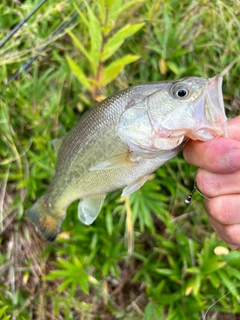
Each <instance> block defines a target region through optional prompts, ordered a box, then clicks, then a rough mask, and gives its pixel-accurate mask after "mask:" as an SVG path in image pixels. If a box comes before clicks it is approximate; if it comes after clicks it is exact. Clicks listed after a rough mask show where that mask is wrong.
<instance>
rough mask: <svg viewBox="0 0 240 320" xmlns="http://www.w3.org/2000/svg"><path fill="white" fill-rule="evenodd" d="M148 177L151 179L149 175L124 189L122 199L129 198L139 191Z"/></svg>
mask: <svg viewBox="0 0 240 320" xmlns="http://www.w3.org/2000/svg"><path fill="white" fill-rule="evenodd" d="M148 177H149V174H148V175H146V176H143V177H141V178H139V179H137V180H136V181H134V182H133V183H132V184H129V185H128V186H126V187H125V188H124V189H123V192H122V194H121V196H122V197H124V196H129V195H130V194H132V193H133V192H135V191H137V190H138V189H139V188H141V186H142V185H143V184H144V183H145V182H146V181H147V179H148Z"/></svg>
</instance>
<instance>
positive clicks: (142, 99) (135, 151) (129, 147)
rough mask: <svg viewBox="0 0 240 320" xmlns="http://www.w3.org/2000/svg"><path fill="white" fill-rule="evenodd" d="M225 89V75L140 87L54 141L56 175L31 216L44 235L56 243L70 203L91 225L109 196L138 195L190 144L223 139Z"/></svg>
mask: <svg viewBox="0 0 240 320" xmlns="http://www.w3.org/2000/svg"><path fill="white" fill-rule="evenodd" d="M221 84H222V78H221V77H214V78H211V79H205V78H199V77H189V78H185V79H181V80H174V81H167V82H156V83H148V84H142V85H137V86H133V87H130V88H128V89H125V90H123V91H121V92H119V93H117V94H114V95H113V96H111V97H109V98H107V99H105V100H104V101H102V102H100V103H99V104H98V105H97V106H96V107H95V108H93V109H91V110H90V111H88V112H87V113H86V114H84V115H83V116H82V117H81V118H80V120H79V121H78V122H77V124H76V125H75V126H74V127H73V128H72V130H71V131H70V132H69V133H68V134H67V135H66V136H65V137H63V138H62V139H60V140H57V141H55V149H56V150H57V164H56V173H55V175H54V176H53V179H52V182H51V184H50V186H49V188H48V190H47V192H46V194H44V195H43V196H42V197H41V198H40V199H39V200H38V201H37V202H36V203H35V204H34V205H33V206H32V207H31V208H30V209H29V210H28V211H27V216H28V218H29V219H30V220H31V221H32V222H33V224H34V225H35V226H36V228H37V229H38V230H39V232H40V234H41V235H42V237H43V238H44V239H46V240H54V239H55V237H56V236H57V235H58V233H59V232H60V230H61V225H62V222H63V220H64V218H65V215H66V210H67V207H68V206H69V205H70V204H71V203H72V202H73V201H75V200H77V199H79V200H80V202H79V205H78V216H79V219H80V220H81V221H82V222H83V223H84V224H86V225H89V224H91V223H92V222H93V221H94V220H95V219H96V217H97V216H98V214H99V212H100V210H101V207H102V205H103V202H104V198H105V196H106V194H107V193H108V192H110V191H113V190H117V189H120V188H124V189H123V192H122V195H123V196H128V195H130V194H131V193H133V192H134V191H136V190H138V189H139V188H140V187H141V186H142V185H143V184H144V183H145V182H146V180H147V179H148V177H149V175H150V174H151V173H152V172H153V171H155V170H156V169H157V168H158V167H160V166H161V165H163V164H164V163H165V162H166V161H167V160H169V159H171V158H173V157H174V156H176V155H177V153H178V152H179V151H180V149H181V147H182V146H183V144H184V143H185V142H186V141H187V140H188V139H193V140H201V141H206V140H210V139H213V138H214V137H216V136H220V135H225V134H226V121H227V119H226V115H225V111H224V105H223V97H222V90H221Z"/></svg>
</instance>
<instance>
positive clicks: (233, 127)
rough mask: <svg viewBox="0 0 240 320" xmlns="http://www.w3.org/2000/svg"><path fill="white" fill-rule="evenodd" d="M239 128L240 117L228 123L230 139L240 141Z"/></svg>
mask: <svg viewBox="0 0 240 320" xmlns="http://www.w3.org/2000/svg"><path fill="white" fill-rule="evenodd" d="M239 127H240V116H238V117H236V118H234V119H231V120H229V121H228V122H227V131H228V136H229V138H231V139H234V140H237V141H240V135H239Z"/></svg>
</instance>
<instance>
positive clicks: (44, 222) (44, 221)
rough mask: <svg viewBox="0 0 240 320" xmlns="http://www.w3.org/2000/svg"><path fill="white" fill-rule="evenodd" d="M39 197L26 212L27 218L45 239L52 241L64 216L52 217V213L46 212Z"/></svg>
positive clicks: (59, 228) (59, 229)
mask: <svg viewBox="0 0 240 320" xmlns="http://www.w3.org/2000/svg"><path fill="white" fill-rule="evenodd" d="M46 209H47V208H46V207H45V206H44V205H43V201H42V198H40V199H39V200H38V201H37V202H35V203H34V205H33V206H32V207H31V208H30V209H29V210H28V211H27V212H26V216H27V218H28V219H29V220H30V221H31V222H32V223H33V225H34V226H35V227H36V229H37V231H38V232H39V233H40V235H41V237H42V238H43V239H44V240H47V241H53V240H54V239H55V238H56V237H57V235H58V234H59V233H60V231H61V226H62V222H63V220H64V217H61V218H57V217H54V215H53V214H52V213H49V212H47V210H46Z"/></svg>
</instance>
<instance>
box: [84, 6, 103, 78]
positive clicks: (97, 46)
mask: <svg viewBox="0 0 240 320" xmlns="http://www.w3.org/2000/svg"><path fill="white" fill-rule="evenodd" d="M85 3H86V2H85ZM86 6H87V10H88V18H89V33H90V38H91V60H92V63H93V64H92V67H93V70H94V75H96V73H97V66H98V65H99V54H100V51H101V47H102V31H101V25H100V23H99V20H98V18H97V17H96V15H95V14H94V12H93V10H92V9H91V8H90V7H89V6H88V5H87V3H86Z"/></svg>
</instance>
